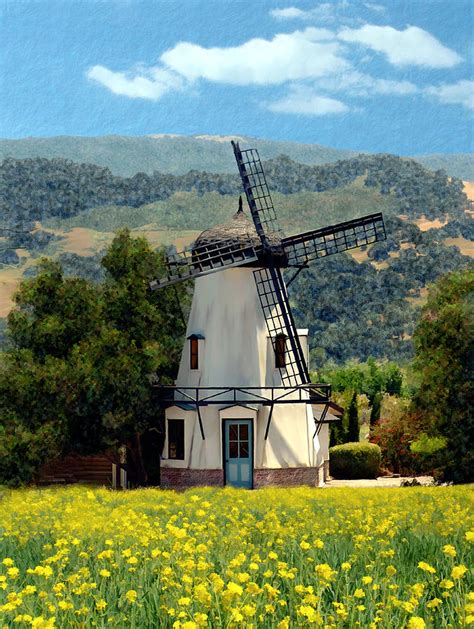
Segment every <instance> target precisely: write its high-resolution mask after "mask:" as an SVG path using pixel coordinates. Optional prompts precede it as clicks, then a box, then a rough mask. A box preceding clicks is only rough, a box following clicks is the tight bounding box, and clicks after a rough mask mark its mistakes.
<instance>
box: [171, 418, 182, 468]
mask: <svg viewBox="0 0 474 629" xmlns="http://www.w3.org/2000/svg"><path fill="white" fill-rule="evenodd" d="M168 458H169V459H177V460H180V461H183V460H184V419H168Z"/></svg>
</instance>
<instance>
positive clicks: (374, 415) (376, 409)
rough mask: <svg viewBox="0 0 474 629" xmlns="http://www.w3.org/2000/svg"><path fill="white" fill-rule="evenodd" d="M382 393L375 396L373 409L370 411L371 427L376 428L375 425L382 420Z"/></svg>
mask: <svg viewBox="0 0 474 629" xmlns="http://www.w3.org/2000/svg"><path fill="white" fill-rule="evenodd" d="M382 398H383V396H382V393H380V391H379V392H378V393H376V394H375V395H374V399H373V401H372V407H371V409H370V426H371V427H372V426H375V424H376V423H377V422H378V421H379V419H380V408H381V405H382Z"/></svg>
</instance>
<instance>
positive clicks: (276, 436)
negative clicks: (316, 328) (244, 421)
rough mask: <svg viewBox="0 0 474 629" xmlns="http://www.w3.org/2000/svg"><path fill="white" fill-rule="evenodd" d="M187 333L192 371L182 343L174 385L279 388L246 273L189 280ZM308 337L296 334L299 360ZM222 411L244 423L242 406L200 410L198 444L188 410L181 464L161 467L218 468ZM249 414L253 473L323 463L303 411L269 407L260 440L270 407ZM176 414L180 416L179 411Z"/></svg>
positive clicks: (193, 414) (306, 411) (290, 406)
mask: <svg viewBox="0 0 474 629" xmlns="http://www.w3.org/2000/svg"><path fill="white" fill-rule="evenodd" d="M192 334H197V335H202V336H203V337H204V340H202V341H199V351H200V355H199V369H198V370H192V369H190V344H189V341H186V344H185V347H184V348H183V354H182V357H181V363H180V368H179V373H178V378H177V382H176V384H177V385H178V386H182V387H184V386H200V387H225V386H248V387H261V388H262V389H264V388H265V386H267V387H268V386H281V375H280V372H279V370H278V369H276V368H275V356H274V352H273V348H272V344H271V341H270V339H269V337H268V331H267V327H266V323H265V319H264V316H263V313H262V309H261V305H260V301H259V298H258V294H257V289H256V285H255V281H254V277H253V269H248V268H247V269H228V270H226V271H221V272H219V273H214V274H211V275H208V276H204V277H200V278H198V279H197V280H196V285H195V290H194V297H193V303H192V307H191V312H190V316H189V320H188V326H187V333H186V336H191V335H192ZM307 334H308V332H307V330H300V331H299V335H300V340H301V344H302V347H303V351H304V353H305V355H306V356H307V353H308V342H307ZM262 393H264V391H262ZM174 409H177V407H172V409H168V410H167V417H172V416H173V417H174V416H175V415H174V414H175V412H178V411H179V409H178V411H175V410H174ZM229 412H230V413H235V414H234V415H233V416H232V415H230V418H232V417H233V418H235V419H238V418H243V417H246V415H242V408H241V407H239V408H236V409H226V410H224V411H222V410H220V408H219V407H218V406H207V407H202V408H201V416H202V421H203V426H204V431H205V440H204V441H203V439H202V437H201V433H200V429H199V422H198V420H197V414H196V412H195V411H190V412H189V420H188V419H187V420H186V428H185V432H186V448H189V451H187V454H186V458H185V464H183V462H178V461H163V465H164V466H165V467H166V466H169V467H184V466H185V467H190V468H193V469H216V468H221V467H222V419H223V417H224V416H226V417H229V415H228V413H229ZM249 412H250V413H251V414H252V413H253V415H252V417H254V418H255V421H254V448H255V452H254V462H255V467H256V468H285V467H306V466H311V467H313V466H315V465H320V464H321V463H322V462H323V460H324V452H322V450H321V447H320V442H319V438H318V437H316V438H315V439H313V435H314V430H315V427H314V420H313V414H312V409H311V406H310V405H307V404H282V405H275V406H274V410H273V416H272V421H271V424H270V429H269V433H268V439H267V440H265V439H264V435H265V430H266V425H267V418H268V413H269V407H265V406H259V407H258V409H257V411H252V410H249ZM223 413H224V414H223ZM178 414H179V413H178ZM176 416H178V415H176ZM179 416H180V417H183V412H182V411H181V415H179ZM191 418H192V419H191ZM188 425H189V429H188ZM188 434H189V441H188ZM165 452H166V450H165ZM180 463H181V465H180Z"/></svg>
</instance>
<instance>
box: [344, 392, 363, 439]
mask: <svg viewBox="0 0 474 629" xmlns="http://www.w3.org/2000/svg"><path fill="white" fill-rule="evenodd" d="M347 419H348V426H347V441H348V442H353V441H359V430H360V427H359V409H358V407H357V393H356V392H355V391H354V393H353V394H352V399H351V401H350V404H349V406H348V408H347Z"/></svg>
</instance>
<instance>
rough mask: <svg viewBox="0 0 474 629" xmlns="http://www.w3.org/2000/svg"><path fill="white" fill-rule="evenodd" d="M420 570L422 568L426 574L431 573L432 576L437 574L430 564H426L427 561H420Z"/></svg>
mask: <svg viewBox="0 0 474 629" xmlns="http://www.w3.org/2000/svg"><path fill="white" fill-rule="evenodd" d="M418 568H420V569H421V570H424V571H425V572H429V573H431V574H435V573H436V570H435V569H434V568H433V566H431V565H430V564H429V563H426V561H420V562H419V563H418Z"/></svg>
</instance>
